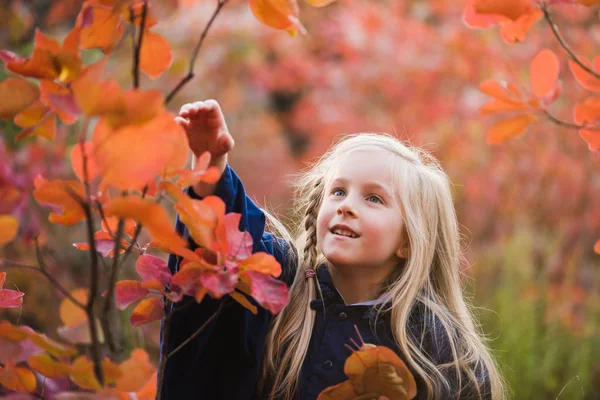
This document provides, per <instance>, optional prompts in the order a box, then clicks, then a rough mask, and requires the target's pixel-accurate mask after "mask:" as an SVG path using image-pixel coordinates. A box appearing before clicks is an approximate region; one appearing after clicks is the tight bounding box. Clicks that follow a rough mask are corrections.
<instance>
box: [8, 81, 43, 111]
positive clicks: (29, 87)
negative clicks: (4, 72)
mask: <svg viewBox="0 0 600 400" xmlns="http://www.w3.org/2000/svg"><path fill="white" fill-rule="evenodd" d="M39 97H40V90H39V89H38V87H37V86H35V85H34V84H32V83H30V82H28V81H26V80H25V79H23V78H8V79H5V80H3V81H2V82H0V99H2V102H0V118H2V119H11V118H13V117H14V116H15V115H17V114H18V113H19V112H21V111H23V110H24V109H25V108H26V107H27V106H29V105H31V104H32V103H33V102H34V101H36V100H37V99H38V98H39Z"/></svg>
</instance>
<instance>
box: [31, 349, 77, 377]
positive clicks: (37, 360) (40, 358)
mask: <svg viewBox="0 0 600 400" xmlns="http://www.w3.org/2000/svg"><path fill="white" fill-rule="evenodd" d="M27 363H28V364H29V368H31V369H32V370H34V371H36V372H39V373H40V374H42V375H44V376H45V377H47V378H52V379H58V378H68V377H69V372H70V367H69V366H68V365H67V364H64V363H62V362H60V361H56V360H55V359H54V358H52V357H50V355H48V354H46V353H42V354H36V355H33V356H31V357H29V358H28V359H27Z"/></svg>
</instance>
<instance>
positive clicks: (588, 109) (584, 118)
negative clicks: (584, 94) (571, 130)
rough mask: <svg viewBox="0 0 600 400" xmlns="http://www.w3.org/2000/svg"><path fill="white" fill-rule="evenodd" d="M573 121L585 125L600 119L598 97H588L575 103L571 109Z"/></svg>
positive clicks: (599, 101) (599, 100)
mask: <svg viewBox="0 0 600 400" xmlns="http://www.w3.org/2000/svg"><path fill="white" fill-rule="evenodd" d="M573 116H574V119H575V122H576V123H578V124H582V125H586V124H593V123H595V122H596V121H598V119H600V97H589V98H587V99H586V100H585V101H584V102H583V103H581V104H577V105H576V106H575V108H574V109H573Z"/></svg>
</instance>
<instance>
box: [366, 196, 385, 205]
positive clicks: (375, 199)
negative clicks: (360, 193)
mask: <svg viewBox="0 0 600 400" xmlns="http://www.w3.org/2000/svg"><path fill="white" fill-rule="evenodd" d="M367 201H370V202H372V203H383V201H381V199H380V198H379V197H377V196H375V195H373V196H369V197H367Z"/></svg>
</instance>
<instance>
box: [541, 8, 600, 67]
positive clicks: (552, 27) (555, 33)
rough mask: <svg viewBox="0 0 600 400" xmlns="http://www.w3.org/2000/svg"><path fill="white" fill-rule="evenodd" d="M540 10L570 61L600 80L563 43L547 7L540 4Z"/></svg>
mask: <svg viewBox="0 0 600 400" xmlns="http://www.w3.org/2000/svg"><path fill="white" fill-rule="evenodd" d="M541 9H542V12H543V13H544V19H545V20H546V21H547V22H548V25H550V28H551V29H552V33H554V36H555V37H556V39H557V40H558V42H559V43H560V45H561V46H562V47H563V49H565V51H566V52H567V53H568V54H569V56H570V57H571V59H572V60H573V61H574V62H575V63H577V65H579V66H580V67H581V68H583V69H584V70H585V71H586V72H588V73H589V74H591V75H592V76H594V77H596V78H597V79H600V74H598V72H596V71H594V70H593V69H592V68H590V67H588V66H587V65H585V64H584V63H583V62H582V61H581V60H580V59H579V57H577V55H576V54H575V52H574V51H573V50H571V48H570V47H569V45H568V44H567V42H565V40H564V38H563V37H562V35H561V34H560V32H558V26H557V25H556V23H555V22H554V20H553V19H552V17H551V16H550V12H549V11H548V7H547V5H546V4H542V6H541Z"/></svg>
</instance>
